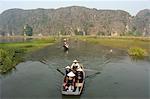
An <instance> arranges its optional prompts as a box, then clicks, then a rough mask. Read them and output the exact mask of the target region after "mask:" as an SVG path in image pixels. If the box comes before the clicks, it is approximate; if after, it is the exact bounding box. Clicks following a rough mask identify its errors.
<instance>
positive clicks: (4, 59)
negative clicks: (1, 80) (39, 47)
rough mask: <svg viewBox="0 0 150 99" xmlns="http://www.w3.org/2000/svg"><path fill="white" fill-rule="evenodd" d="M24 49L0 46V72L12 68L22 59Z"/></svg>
mask: <svg viewBox="0 0 150 99" xmlns="http://www.w3.org/2000/svg"><path fill="white" fill-rule="evenodd" d="M23 55H24V50H23V49H21V48H7V49H6V48H0V74H2V73H6V72H7V71H9V70H11V69H12V68H14V67H15V66H16V65H17V64H18V63H19V62H21V61H23V57H22V56H23Z"/></svg>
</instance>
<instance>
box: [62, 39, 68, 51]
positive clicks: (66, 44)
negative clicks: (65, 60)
mask: <svg viewBox="0 0 150 99" xmlns="http://www.w3.org/2000/svg"><path fill="white" fill-rule="evenodd" d="M63 47H64V51H67V50H69V44H68V43H67V39H64V44H63Z"/></svg>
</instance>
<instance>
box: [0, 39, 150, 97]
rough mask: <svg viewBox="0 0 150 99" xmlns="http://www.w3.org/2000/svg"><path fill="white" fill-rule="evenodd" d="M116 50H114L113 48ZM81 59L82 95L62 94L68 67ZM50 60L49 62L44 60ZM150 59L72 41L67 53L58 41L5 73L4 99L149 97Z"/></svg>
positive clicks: (2, 76)
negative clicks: (137, 58) (64, 74)
mask: <svg viewBox="0 0 150 99" xmlns="http://www.w3.org/2000/svg"><path fill="white" fill-rule="evenodd" d="M111 49H112V53H111V52H110V50H111ZM74 59H78V60H79V61H80V63H81V64H83V65H84V67H85V68H86V69H90V70H97V71H100V73H99V74H96V75H93V74H94V72H93V71H87V72H86V75H87V76H88V77H87V78H86V80H85V86H84V90H83V92H82V94H81V96H77V97H76V96H63V95H61V85H62V81H63V76H62V75H61V74H60V73H59V72H58V71H56V68H60V69H61V70H62V71H63V69H62V68H64V67H65V66H67V65H70V64H72V61H73V60H74ZM41 60H46V61H47V64H48V65H46V64H43V63H41V62H40V61H41ZM149 72H150V61H149V59H145V60H133V59H131V58H130V57H129V56H128V55H127V53H126V52H125V51H124V50H120V49H115V48H110V47H105V46H100V45H95V44H90V43H86V42H79V41H70V50H69V52H68V53H64V52H63V49H62V47H61V44H59V43H57V44H55V45H51V46H48V47H45V48H44V49H41V50H38V51H36V52H33V53H32V54H30V55H27V56H26V61H25V62H22V63H20V64H18V65H17V67H16V69H15V70H13V71H12V72H10V73H8V74H7V75H1V81H0V89H1V90H0V96H1V97H0V98H1V99H149V96H150V91H149V89H150V86H149V85H150V82H149V80H150V74H149Z"/></svg>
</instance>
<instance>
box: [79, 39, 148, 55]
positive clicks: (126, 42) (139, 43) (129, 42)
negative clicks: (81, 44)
mask: <svg viewBox="0 0 150 99" xmlns="http://www.w3.org/2000/svg"><path fill="white" fill-rule="evenodd" d="M78 39H80V40H83V41H87V42H90V43H94V44H100V45H102V46H110V47H113V48H121V49H124V50H126V51H128V49H130V48H133V47H134V48H138V49H139V48H141V49H143V50H144V52H147V53H148V54H150V38H146V37H132V36H130V37H129V36H128V37H125V36H123V37H108V36H107V37H106V36H103V37H88V36H86V37H82V36H80V37H78ZM138 51H139V52H140V51H141V50H138Z"/></svg>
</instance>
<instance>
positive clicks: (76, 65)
mask: <svg viewBox="0 0 150 99" xmlns="http://www.w3.org/2000/svg"><path fill="white" fill-rule="evenodd" d="M79 68H80V64H79V61H77V60H74V61H73V63H72V65H71V69H72V70H73V71H76V70H77V69H79Z"/></svg>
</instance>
